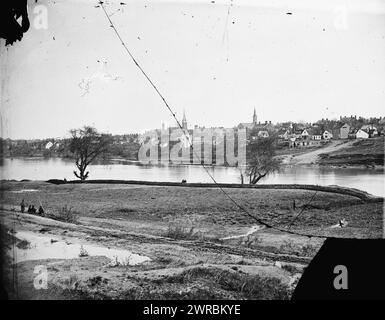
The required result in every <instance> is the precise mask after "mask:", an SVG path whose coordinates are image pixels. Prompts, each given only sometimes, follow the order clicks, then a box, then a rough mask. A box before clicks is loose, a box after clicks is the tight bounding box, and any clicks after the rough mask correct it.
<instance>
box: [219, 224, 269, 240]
mask: <svg viewBox="0 0 385 320" xmlns="http://www.w3.org/2000/svg"><path fill="white" fill-rule="evenodd" d="M261 229H263V228H262V227H261V226H252V227H251V228H250V229H249V231H247V232H246V233H245V234H240V235H238V236H230V237H225V238H221V239H220V240H231V239H239V238H243V237H247V236H250V235H252V234H253V233H255V232H257V231H258V230H261Z"/></svg>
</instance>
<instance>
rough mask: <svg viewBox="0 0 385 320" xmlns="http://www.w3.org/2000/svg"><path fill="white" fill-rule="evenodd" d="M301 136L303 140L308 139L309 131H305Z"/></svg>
mask: <svg viewBox="0 0 385 320" xmlns="http://www.w3.org/2000/svg"><path fill="white" fill-rule="evenodd" d="M301 136H302V138H304V139H306V138H307V137H308V136H309V131H307V129H303V131H302V133H301Z"/></svg>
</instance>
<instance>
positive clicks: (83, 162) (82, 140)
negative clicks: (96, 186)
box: [69, 126, 111, 181]
mask: <svg viewBox="0 0 385 320" xmlns="http://www.w3.org/2000/svg"><path fill="white" fill-rule="evenodd" d="M70 133H71V140H70V144H69V149H70V151H71V153H72V155H73V157H74V159H75V164H76V167H77V169H78V171H79V172H77V171H74V175H75V176H76V177H77V178H79V179H80V180H82V181H84V180H86V179H87V178H88V174H89V171H86V169H87V167H88V165H89V164H91V163H92V162H93V161H94V160H95V159H96V158H97V157H99V156H101V155H103V154H105V153H106V152H107V151H108V149H109V146H110V144H111V136H110V135H107V134H101V133H99V132H97V131H96V129H95V128H93V127H88V126H85V127H84V128H81V129H73V130H71V131H70Z"/></svg>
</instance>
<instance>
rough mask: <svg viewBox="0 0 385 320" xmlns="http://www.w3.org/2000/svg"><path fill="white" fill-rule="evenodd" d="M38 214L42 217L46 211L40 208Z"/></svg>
mask: <svg viewBox="0 0 385 320" xmlns="http://www.w3.org/2000/svg"><path fill="white" fill-rule="evenodd" d="M38 214H40V215H41V216H42V215H43V214H44V209H43V207H42V206H39V210H38Z"/></svg>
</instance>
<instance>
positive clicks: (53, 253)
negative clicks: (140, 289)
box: [14, 231, 150, 266]
mask: <svg viewBox="0 0 385 320" xmlns="http://www.w3.org/2000/svg"><path fill="white" fill-rule="evenodd" d="M14 236H15V237H16V238H18V239H20V240H26V241H28V242H29V243H30V245H29V246H27V247H25V248H17V247H15V250H16V257H17V261H16V262H22V261H28V260H40V259H74V258H79V257H80V256H81V255H83V256H105V257H107V258H109V259H110V263H109V264H108V265H109V266H117V265H136V264H140V263H143V262H146V261H150V258H148V257H145V256H141V255H138V254H135V253H132V252H130V251H128V250H121V249H110V248H106V247H98V246H93V245H87V244H84V245H81V244H75V243H70V242H68V241H62V240H59V239H58V238H55V237H47V236H41V235H38V234H36V233H33V232H26V231H19V232H16V234H14ZM52 240H53V241H52Z"/></svg>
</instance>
